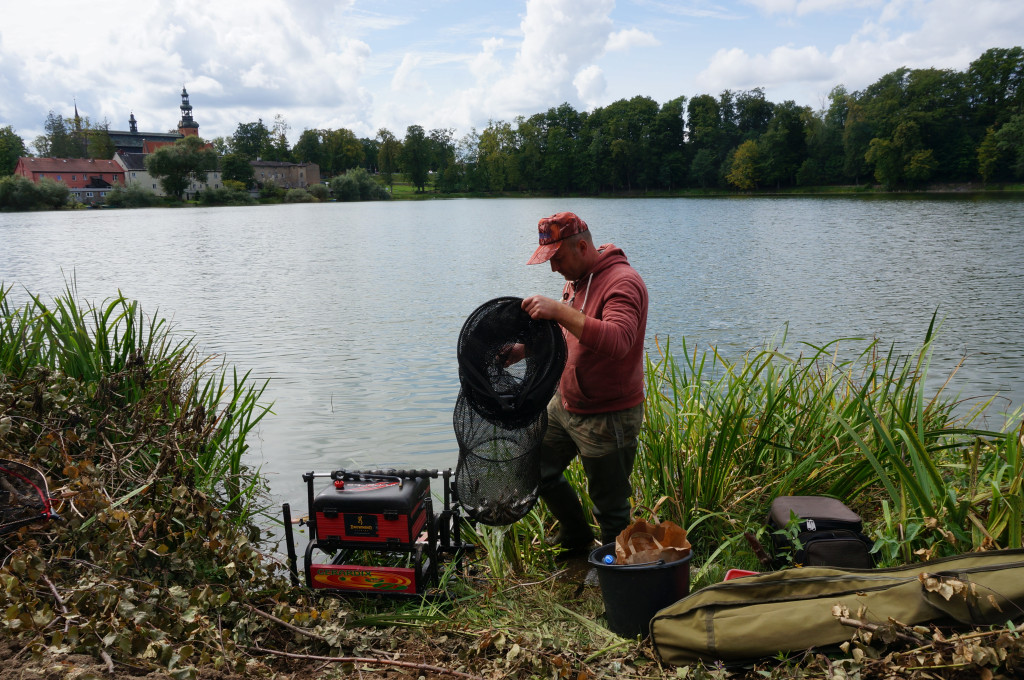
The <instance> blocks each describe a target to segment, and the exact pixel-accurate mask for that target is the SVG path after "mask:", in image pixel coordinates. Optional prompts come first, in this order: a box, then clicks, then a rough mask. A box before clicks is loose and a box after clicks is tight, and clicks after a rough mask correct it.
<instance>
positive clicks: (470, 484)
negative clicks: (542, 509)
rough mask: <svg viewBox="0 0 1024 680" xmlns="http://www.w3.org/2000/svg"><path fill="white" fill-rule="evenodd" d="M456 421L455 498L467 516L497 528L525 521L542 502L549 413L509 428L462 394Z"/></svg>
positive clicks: (456, 410)
mask: <svg viewBox="0 0 1024 680" xmlns="http://www.w3.org/2000/svg"><path fill="white" fill-rule="evenodd" d="M453 422H454V425H455V436H456V439H458V441H459V464H458V466H457V467H456V468H455V496H456V498H458V500H459V503H460V504H461V505H462V507H463V508H464V509H465V511H466V513H467V514H468V515H469V516H470V517H472V518H473V519H475V520H477V521H478V522H481V523H483V524H489V525H496V526H500V525H505V524H511V523H513V522H515V521H517V520H519V519H522V518H523V517H524V516H525V515H526V513H528V512H529V511H530V508H532V507H533V505H534V503H536V502H537V493H538V487H539V485H540V445H541V441H542V440H543V439H544V431H545V430H546V429H547V425H548V414H547V411H546V410H542V411H541V412H540V413H539V414H537V415H536V416H534V419H533V422H531V423H529V424H528V425H526V426H524V427H511V428H506V427H503V426H502V425H497V424H495V423H492V422H491V421H489V420H487V419H486V418H484V417H483V416H481V415H480V414H478V413H477V412H476V411H474V410H473V409H472V408H471V407H470V405H469V401H468V400H467V399H466V396H465V394H464V393H460V394H459V399H458V401H457V402H456V404H455V416H454V418H453Z"/></svg>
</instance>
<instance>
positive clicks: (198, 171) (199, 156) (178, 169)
mask: <svg viewBox="0 0 1024 680" xmlns="http://www.w3.org/2000/svg"><path fill="white" fill-rule="evenodd" d="M145 163H146V170H148V171H149V174H151V175H153V176H154V177H157V178H159V179H160V186H162V187H163V189H164V191H165V192H167V193H168V194H170V195H172V196H176V197H178V198H179V199H180V198H181V197H182V195H183V194H184V193H185V190H186V189H187V188H188V186H189V183H190V182H191V181H192V180H195V181H197V182H205V181H206V173H207V172H208V171H210V170H215V169H216V168H217V154H216V152H215V151H214V150H213V149H212V148H206V142H205V141H203V140H202V139H201V138H199V137H195V136H190V137H185V138H184V139H179V140H178V141H177V142H175V143H174V144H171V145H169V146H162V147H160V148H159V149H157V150H156V151H154V152H153V153H151V154H149V155H148V156H147V157H146V161H145Z"/></svg>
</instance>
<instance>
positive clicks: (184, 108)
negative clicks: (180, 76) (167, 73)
mask: <svg viewBox="0 0 1024 680" xmlns="http://www.w3.org/2000/svg"><path fill="white" fill-rule="evenodd" d="M178 132H180V133H181V134H182V135H184V136H185V137H189V136H197V135H199V123H197V122H195V121H194V120H193V119H192V105H191V104H189V103H188V91H187V90H186V89H185V86H184V85H182V86H181V120H180V121H179V122H178Z"/></svg>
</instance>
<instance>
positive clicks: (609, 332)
mask: <svg viewBox="0 0 1024 680" xmlns="http://www.w3.org/2000/svg"><path fill="white" fill-rule="evenodd" d="M598 252H599V253H600V257H599V259H598V261H597V264H596V265H594V268H593V269H592V270H591V271H590V272H588V273H586V274H584V275H583V276H582V277H581V278H580V279H579V280H578V281H575V282H572V283H566V284H565V291H564V292H565V293H567V295H568V297H566V298H565V299H566V300H567V301H570V302H569V303H570V304H571V305H572V307H573V308H574V309H578V310H580V311H582V312H583V313H584V314H585V315H586V317H587V318H586V321H585V322H584V324H583V333H582V334H581V336H580V338H579V339H578V340H577V339H576V337H575V336H574V335H572V334H571V333H565V336H566V338H565V340H566V344H567V345H568V349H569V355H568V359H567V360H566V363H565V370H564V371H563V372H562V380H561V382H560V383H559V392H560V393H561V397H562V405H563V406H564V407H565V409H566V410H567V411H570V412H572V413H581V414H588V413H606V412H609V411H619V410H622V409H625V408H630V407H632V406H636V405H637V404H639V403H641V402H642V401H643V400H644V333H645V332H646V330H647V286H645V285H644V281H643V279H641V278H640V274H638V273H637V271H636V270H635V269H633V267H632V266H630V264H629V261H628V260H627V259H626V254H625V253H623V252H622V249H621V248H617V247H615V246H614V245H612V244H610V243H606V244H604V245H602V246H600V247H599V248H598Z"/></svg>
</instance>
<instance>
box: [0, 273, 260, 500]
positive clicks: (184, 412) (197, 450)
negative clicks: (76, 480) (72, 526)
mask: <svg viewBox="0 0 1024 680" xmlns="http://www.w3.org/2000/svg"><path fill="white" fill-rule="evenodd" d="M0 375H3V376H5V378H6V380H7V381H8V382H11V383H14V384H18V383H26V381H32V380H36V381H37V383H36V388H35V389H37V390H38V391H39V395H38V398H39V399H40V400H46V399H47V398H51V397H52V398H54V399H58V400H67V399H69V398H70V397H69V396H68V395H63V396H61V391H62V390H67V389H70V390H72V391H73V392H74V393H75V394H78V395H80V396H82V397H87V398H88V400H89V404H90V406H89V407H90V408H93V409H100V410H101V411H106V412H109V413H105V414H104V413H101V414H99V416H98V417H96V420H97V421H98V422H99V423H100V424H101V425H106V427H102V428H101V432H100V435H101V441H102V442H103V444H104V446H103V447H101V448H99V449H97V451H98V452H103V451H105V452H106V454H107V455H108V456H109V458H110V463H111V464H114V465H116V466H118V468H119V469H120V473H121V474H120V475H119V477H118V480H119V481H118V482H117V484H118V486H117V487H115V488H112V489H110V491H111V492H112V494H120V493H130V492H131V491H132V490H133V489H134V488H135V485H137V484H141V483H145V482H147V481H151V480H152V479H154V478H156V477H159V476H160V475H162V474H165V473H167V472H168V471H171V472H174V471H178V472H179V473H181V472H182V471H187V473H188V475H189V478H190V484H192V485H194V486H196V487H197V488H199V489H200V490H202V491H204V492H206V493H210V494H213V495H215V496H216V497H217V498H218V499H219V500H220V501H221V502H222V503H223V505H224V507H225V508H232V509H235V510H243V515H246V514H247V513H248V512H249V511H251V510H254V509H255V508H254V507H251V501H252V500H253V499H254V497H255V496H256V495H258V494H256V493H255V491H256V486H257V485H258V484H259V482H258V479H259V478H258V475H253V474H252V473H251V471H246V470H244V466H243V463H242V460H243V457H244V454H245V452H246V450H247V449H248V444H247V441H246V440H247V436H248V435H249V434H250V433H251V432H252V430H253V429H254V428H255V427H256V426H257V425H258V423H259V422H260V420H261V419H262V418H263V417H264V416H265V415H266V414H267V413H268V412H269V407H267V406H263V405H261V404H260V399H261V397H262V394H263V391H264V389H265V387H266V383H264V384H262V385H258V384H254V383H253V382H252V381H251V380H250V379H249V378H250V376H249V374H248V373H246V374H244V375H239V374H238V372H237V370H232V371H231V372H229V371H228V370H227V367H226V366H225V365H224V364H223V363H222V362H217V361H216V360H215V358H213V357H201V356H200V355H199V354H198V352H197V350H196V348H195V346H194V344H193V343H192V341H191V339H190V338H185V337H181V336H178V335H176V334H174V333H172V332H171V330H170V328H169V326H168V324H167V322H166V320H165V319H163V318H160V317H159V316H147V315H146V314H144V313H143V312H142V311H141V310H140V308H139V305H138V302H136V301H132V300H128V299H126V298H125V297H124V296H122V295H118V296H117V297H115V298H113V299H110V300H107V301H105V302H103V303H102V304H99V305H88V304H83V303H82V302H81V301H80V299H79V296H78V294H77V290H76V289H75V285H74V283H73V282H72V283H70V284H68V286H67V288H66V290H65V292H64V293H63V294H62V295H58V296H56V297H55V298H54V299H53V300H52V301H51V302H46V301H44V300H42V299H41V298H40V297H38V296H35V295H32V296H30V300H29V301H28V302H27V303H26V304H24V305H23V306H21V307H15V306H13V305H12V304H11V302H10V288H3V287H0ZM40 378H42V382H41V383H38V379H40ZM41 406H42V405H40V407H41ZM78 407H79V409H81V408H82V403H79V404H78ZM111 414H116V415H117V417H113V416H112V415H111ZM69 417H70V419H71V421H72V423H73V424H77V423H78V422H84V421H85V420H87V417H86V414H84V413H80V412H76V413H72V414H69ZM114 423H117V425H116V426H115V425H114ZM245 508H248V510H245Z"/></svg>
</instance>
